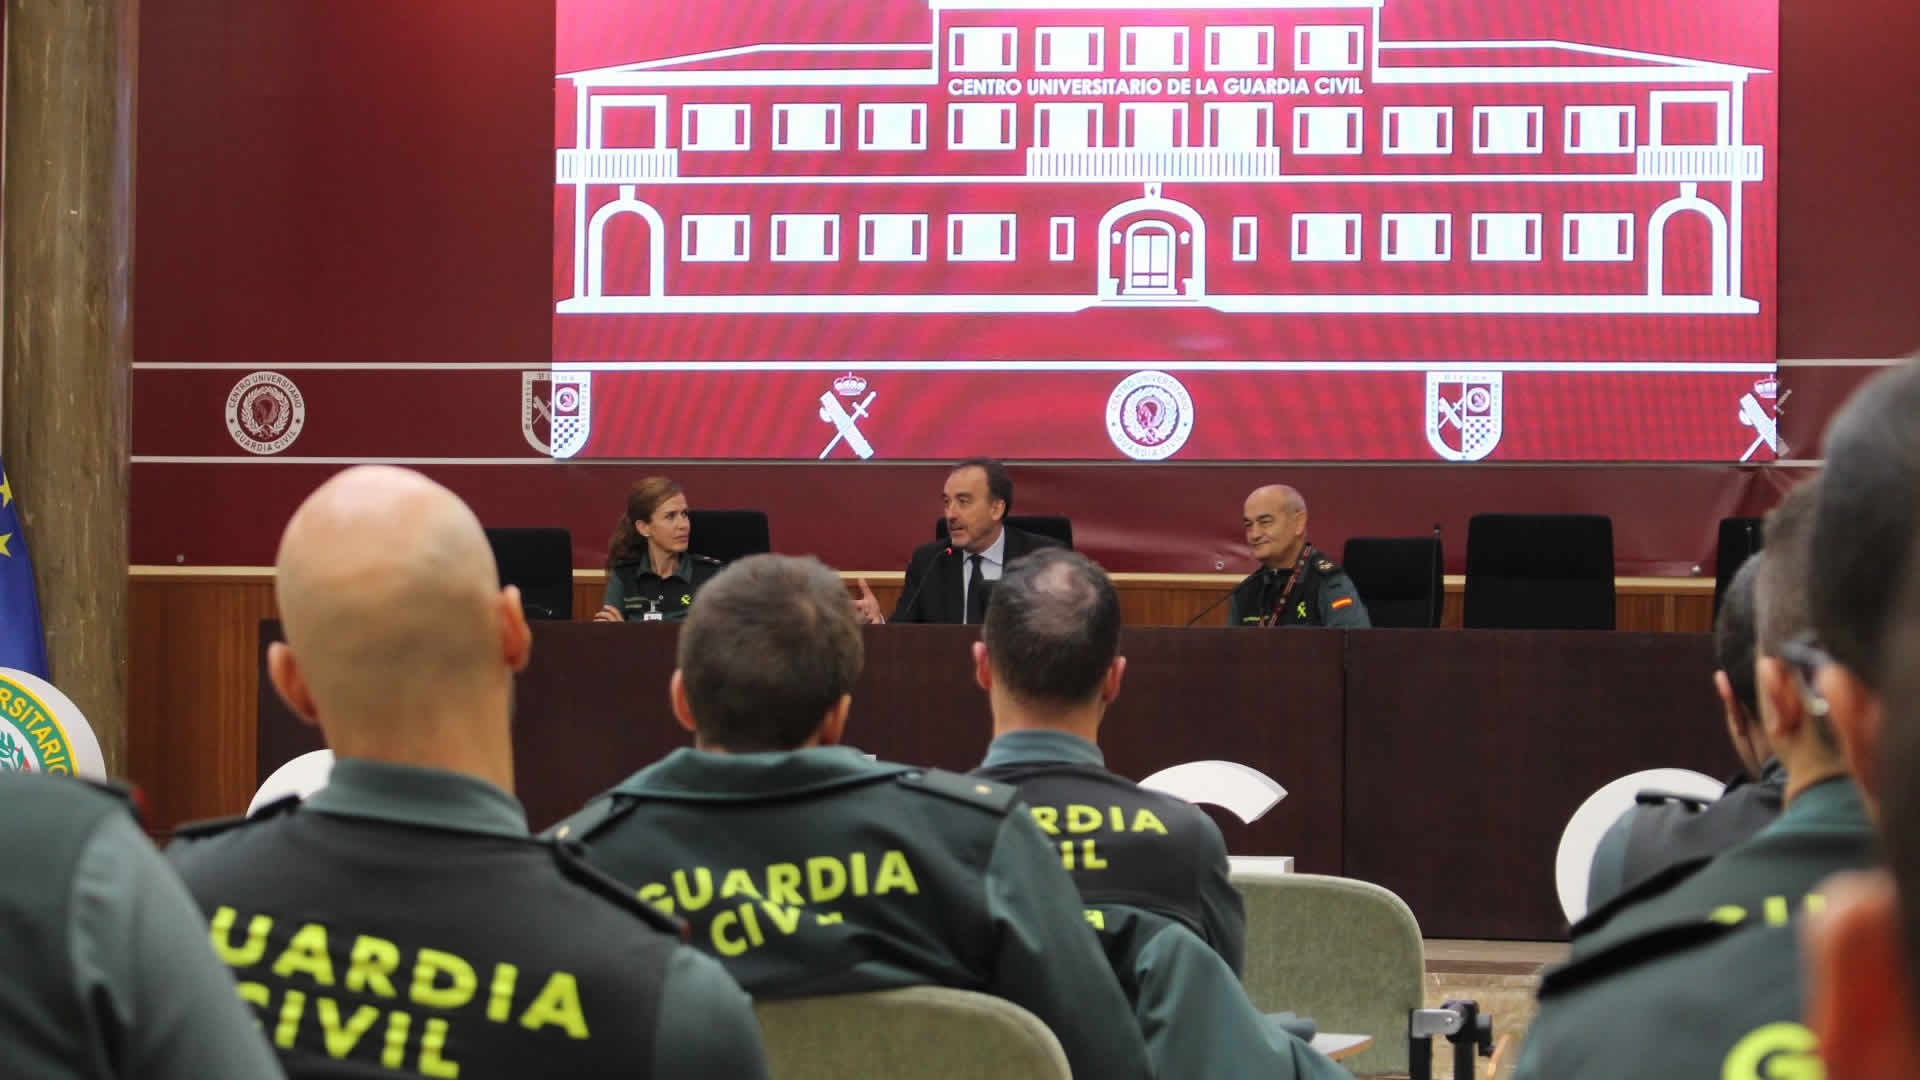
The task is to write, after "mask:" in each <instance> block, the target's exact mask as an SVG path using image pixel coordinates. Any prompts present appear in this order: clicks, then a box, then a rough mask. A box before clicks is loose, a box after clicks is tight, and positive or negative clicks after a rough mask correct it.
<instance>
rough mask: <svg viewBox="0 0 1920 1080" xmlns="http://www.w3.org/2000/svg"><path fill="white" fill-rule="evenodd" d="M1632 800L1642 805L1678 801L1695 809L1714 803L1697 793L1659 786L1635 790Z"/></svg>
mask: <svg viewBox="0 0 1920 1080" xmlns="http://www.w3.org/2000/svg"><path fill="white" fill-rule="evenodd" d="M1633 801H1634V802H1636V803H1639V804H1640V805H1642V806H1661V805H1664V804H1666V803H1679V804H1681V805H1683V806H1687V807H1691V808H1692V809H1695V810H1702V809H1705V808H1706V807H1709V806H1712V805H1713V803H1714V800H1712V799H1703V798H1701V797H1700V796H1698V795H1688V794H1686V793H1685V792H1680V791H1662V790H1660V789H1659V788H1647V789H1646V790H1644V791H1639V792H1635V793H1634V796H1633Z"/></svg>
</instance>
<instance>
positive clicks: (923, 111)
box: [859, 101, 927, 151]
mask: <svg viewBox="0 0 1920 1080" xmlns="http://www.w3.org/2000/svg"><path fill="white" fill-rule="evenodd" d="M882 110H885V112H884V113H883V112H882ZM894 110H905V112H904V113H903V114H901V115H905V116H906V117H907V122H906V125H905V127H906V129H907V131H906V134H907V138H906V140H905V141H904V142H899V143H895V142H891V141H889V142H885V143H883V142H882V141H881V139H880V136H881V135H882V134H893V130H892V128H893V125H891V124H889V125H887V127H886V129H885V130H884V131H883V130H882V128H881V124H880V119H881V117H882V116H883V115H885V116H892V115H895V113H894ZM859 117H860V149H862V150H894V151H899V150H925V149H926V148H927V105H926V103H925V102H923V101H873V102H867V103H864V104H862V105H861V106H860V113H859Z"/></svg>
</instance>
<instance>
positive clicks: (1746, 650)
mask: <svg viewBox="0 0 1920 1080" xmlns="http://www.w3.org/2000/svg"><path fill="white" fill-rule="evenodd" d="M1759 569H1760V566H1759V564H1758V563H1756V562H1752V561H1748V562H1747V563H1745V564H1744V565H1742V566H1741V567H1740V570H1739V572H1738V573H1736V574H1735V575H1734V576H1733V580H1732V581H1731V582H1729V583H1728V585H1727V591H1726V595H1725V597H1724V599H1723V602H1722V603H1721V605H1720V615H1719V617H1718V618H1717V619H1715V620H1714V626H1713V648H1714V655H1715V656H1716V658H1717V659H1718V660H1719V670H1718V671H1715V672H1714V673H1713V688H1714V692H1715V693H1717V694H1718V695H1719V696H1720V711H1721V714H1722V718H1723V719H1724V721H1725V722H1726V725H1727V737H1728V738H1729V739H1730V740H1732V742H1733V752H1734V753H1735V754H1737V755H1739V757H1740V764H1741V765H1742V766H1743V771H1742V772H1740V773H1739V774H1738V775H1736V776H1735V777H1734V778H1733V779H1731V780H1729V781H1728V782H1727V786H1726V789H1725V791H1723V792H1722V793H1721V795H1720V797H1719V798H1718V799H1715V800H1712V801H1710V802H1707V801H1697V800H1694V799H1691V798H1689V797H1687V796H1684V795H1655V796H1643V797H1642V800H1641V801H1640V803H1639V804H1638V805H1636V806H1634V807H1633V808H1632V809H1630V810H1628V811H1627V812H1626V813H1624V814H1622V815H1620V820H1618V821H1616V822H1614V823H1613V827H1612V828H1610V829H1608V830H1607V833H1606V835H1605V836H1603V837H1601V839H1600V847H1599V849H1598V850H1597V851H1595V852H1594V856H1593V869H1592V872H1591V873H1590V874H1589V875H1588V877H1587V910H1588V911H1598V910H1600V909H1601V908H1603V907H1605V906H1606V905H1607V904H1608V903H1610V902H1611V901H1612V900H1613V899H1614V897H1617V896H1619V895H1620V894H1621V893H1623V892H1627V891H1629V890H1631V889H1634V888H1637V887H1638V886H1639V885H1640V884H1641V883H1642V882H1644V881H1646V880H1647V879H1648V878H1650V877H1653V876H1654V875H1656V874H1658V873H1660V872H1661V871H1663V870H1665V869H1666V868H1667V867H1670V866H1672V865H1674V864H1675V863H1682V862H1690V861H1692V860H1694V859H1698V858H1700V857H1701V856H1712V855H1717V854H1719V853H1720V852H1722V851H1725V850H1726V849H1727V848H1730V847H1732V846H1733V845H1735V844H1737V843H1739V842H1741V841H1742V840H1745V839H1747V838H1748V837H1750V836H1752V835H1753V834H1754V833H1757V832H1759V831H1760V830H1761V829H1762V828H1764V827H1766V826H1767V825H1768V824H1769V823H1771V822H1772V821H1773V819H1774V818H1777V817H1779V816H1780V800H1781V796H1782V794H1783V793H1784V792H1785V790H1786V786H1787V770H1786V766H1784V765H1782V764H1780V759H1779V758H1777V757H1775V756H1774V753H1773V747H1772V745H1771V744H1769V743H1768V742H1767V732H1766V729H1765V727H1764V726H1763V725H1762V724H1761V722H1760V705H1759V702H1758V700H1757V697H1756V691H1755V689H1754V685H1753V679H1754V671H1753V648H1754V642H1753V637H1754V626H1753V620H1754V612H1753V608H1754V584H1753V583H1754V579H1755V577H1757V576H1758V572H1759ZM1755 778H1757V779H1755Z"/></svg>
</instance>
